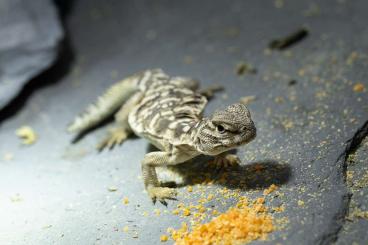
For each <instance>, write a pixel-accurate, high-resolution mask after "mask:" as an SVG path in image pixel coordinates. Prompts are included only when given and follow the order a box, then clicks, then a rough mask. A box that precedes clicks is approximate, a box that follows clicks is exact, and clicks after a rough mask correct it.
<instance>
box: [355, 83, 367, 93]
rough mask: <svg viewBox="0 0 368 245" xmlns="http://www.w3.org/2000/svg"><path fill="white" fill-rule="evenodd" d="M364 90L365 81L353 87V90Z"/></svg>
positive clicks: (358, 91)
mask: <svg viewBox="0 0 368 245" xmlns="http://www.w3.org/2000/svg"><path fill="white" fill-rule="evenodd" d="M364 90H365V87H364V84H363V83H356V84H355V85H354V87H353V91H354V92H357V93H360V92H363V91H364Z"/></svg>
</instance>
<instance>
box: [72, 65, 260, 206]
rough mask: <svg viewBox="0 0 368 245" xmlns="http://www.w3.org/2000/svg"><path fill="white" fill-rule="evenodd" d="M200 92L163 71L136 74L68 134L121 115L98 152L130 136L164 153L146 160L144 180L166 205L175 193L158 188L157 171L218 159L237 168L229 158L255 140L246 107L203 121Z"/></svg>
mask: <svg viewBox="0 0 368 245" xmlns="http://www.w3.org/2000/svg"><path fill="white" fill-rule="evenodd" d="M197 89H198V81H196V80H193V79H190V78H186V77H170V76H168V75H167V74H166V73H164V72H163V71H162V70H161V69H152V70H146V71H143V72H140V73H136V74H134V75H132V76H130V77H128V78H126V79H124V80H122V81H120V82H119V83H117V84H115V85H113V86H112V87H111V88H110V89H108V90H107V92H106V93H105V94H104V95H103V96H101V97H99V99H98V100H97V102H96V103H95V104H94V105H91V106H89V107H88V108H87V110H86V112H85V113H83V114H82V115H81V116H79V117H77V118H76V119H75V121H74V122H73V123H72V124H71V125H70V126H69V128H68V130H69V131H70V132H74V133H81V132H83V131H85V130H87V129H89V128H90V127H93V126H95V125H97V124H98V123H99V122H100V121H102V120H103V119H105V118H106V117H108V116H110V115H112V114H113V113H115V111H116V110H118V111H117V113H116V114H115V124H116V126H115V127H114V128H112V129H111V130H110V134H109V135H108V137H107V138H106V139H105V140H104V141H103V142H102V143H101V144H100V145H99V148H100V149H103V148H104V147H110V148H112V147H113V146H114V145H115V144H121V143H122V142H123V141H125V140H126V139H127V137H128V136H129V135H130V134H131V133H134V134H136V135H138V136H140V137H143V138H146V139H147V140H148V141H149V142H150V143H152V144H153V145H154V146H156V147H157V148H158V149H159V150H160V151H156V152H150V153H147V154H146V155H145V157H144V159H143V161H142V174H143V179H144V184H145V188H146V190H147V192H148V194H149V195H150V197H151V198H152V199H153V200H154V201H156V199H158V200H159V201H160V202H162V203H164V204H165V203H166V201H165V199H173V198H174V197H175V195H176V192H175V190H174V189H173V188H167V187H161V186H160V183H159V181H158V179H157V175H156V170H155V168H156V167H158V166H169V165H176V164H179V163H183V162H185V161H187V160H190V159H192V158H194V157H196V156H198V155H200V154H204V155H211V156H216V158H215V160H216V161H217V162H219V163H227V162H229V163H232V162H238V161H239V160H238V158H236V157H235V156H234V155H229V154H226V152H227V151H229V150H231V149H234V148H236V147H238V146H240V145H242V144H246V143H248V142H249V141H251V140H252V139H253V138H254V137H255V136H256V128H255V126H254V123H253V121H252V119H251V115H250V113H249V111H248V109H247V108H246V107H245V105H242V104H233V105H230V106H228V107H227V108H226V109H225V110H220V111H216V112H215V113H214V114H213V115H212V116H211V117H210V118H206V117H203V116H202V112H203V110H204V108H205V106H206V104H207V98H206V97H205V96H204V95H203V94H205V93H200V92H198V91H197ZM119 108H120V109H119Z"/></svg>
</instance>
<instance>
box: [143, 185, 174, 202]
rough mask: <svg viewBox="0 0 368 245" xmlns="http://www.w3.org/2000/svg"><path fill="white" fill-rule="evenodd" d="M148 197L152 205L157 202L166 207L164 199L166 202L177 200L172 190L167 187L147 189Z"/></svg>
mask: <svg viewBox="0 0 368 245" xmlns="http://www.w3.org/2000/svg"><path fill="white" fill-rule="evenodd" d="M147 192H148V195H149V196H150V197H151V199H152V202H153V204H156V200H158V201H159V202H160V203H162V204H163V205H165V206H167V202H166V199H168V200H177V199H176V196H177V192H176V190H175V189H173V188H168V187H148V188H147Z"/></svg>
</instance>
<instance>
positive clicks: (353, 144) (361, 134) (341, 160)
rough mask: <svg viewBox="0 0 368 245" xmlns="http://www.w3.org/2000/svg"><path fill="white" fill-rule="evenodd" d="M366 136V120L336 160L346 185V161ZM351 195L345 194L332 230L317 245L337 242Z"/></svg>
mask: <svg viewBox="0 0 368 245" xmlns="http://www.w3.org/2000/svg"><path fill="white" fill-rule="evenodd" d="M367 136H368V120H367V121H366V122H365V123H364V124H363V126H361V127H360V128H359V129H358V130H357V131H356V132H355V134H354V136H353V137H352V138H350V139H349V140H348V141H347V142H346V147H345V150H344V151H343V152H342V153H341V154H340V156H339V157H338V159H337V160H336V164H338V166H339V168H340V173H341V174H342V175H343V176H342V178H343V180H344V183H345V185H346V171H347V160H348V157H349V155H350V154H353V153H354V152H355V151H356V150H357V149H358V148H359V147H360V144H361V143H362V141H363V140H364V138H365V137H367ZM351 196H352V194H351V193H350V192H348V193H346V194H345V195H344V196H343V198H342V201H341V208H340V209H339V211H338V212H337V213H336V215H335V218H334V219H333V223H332V224H331V226H332V228H331V229H330V231H329V232H328V233H327V234H325V235H324V236H322V237H321V240H320V242H318V244H323V245H324V244H331V243H334V242H336V241H337V239H338V237H339V234H340V231H341V229H342V228H343V226H344V224H345V216H346V214H347V213H348V211H349V204H350V200H351Z"/></svg>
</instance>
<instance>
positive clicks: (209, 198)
mask: <svg viewBox="0 0 368 245" xmlns="http://www.w3.org/2000/svg"><path fill="white" fill-rule="evenodd" d="M214 197H215V196H214V195H213V194H209V195H208V197H207V200H208V201H211V200H212V199H213V198H214Z"/></svg>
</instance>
